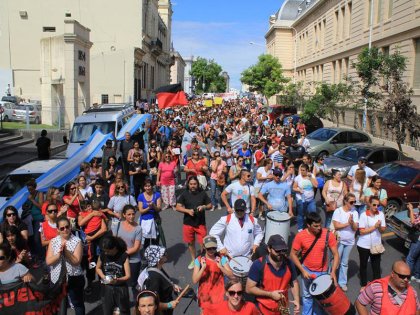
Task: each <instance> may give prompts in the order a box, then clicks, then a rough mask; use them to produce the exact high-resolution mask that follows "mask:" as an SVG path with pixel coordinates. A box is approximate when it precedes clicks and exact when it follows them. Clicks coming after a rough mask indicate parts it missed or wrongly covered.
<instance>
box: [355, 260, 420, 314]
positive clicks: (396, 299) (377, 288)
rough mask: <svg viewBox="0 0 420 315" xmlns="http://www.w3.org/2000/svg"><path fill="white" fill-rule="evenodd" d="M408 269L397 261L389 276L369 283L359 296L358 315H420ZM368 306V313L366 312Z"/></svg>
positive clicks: (401, 262) (419, 305) (357, 303)
mask: <svg viewBox="0 0 420 315" xmlns="http://www.w3.org/2000/svg"><path fill="white" fill-rule="evenodd" d="M410 276H411V273H410V267H409V266H408V265H407V264H406V263H405V262H403V261H401V260H398V261H396V262H394V264H393V265H392V272H391V274H390V275H389V276H387V277H385V278H381V279H378V280H374V281H372V282H370V283H369V284H368V285H367V286H366V287H365V288H364V290H362V291H361V292H360V294H359V297H358V298H357V300H356V303H355V306H356V309H357V313H358V314H360V315H368V314H372V315H376V314H384V315H386V314H389V315H400V314H401V315H403V314H404V315H409V314H412V315H414V314H417V315H418V314H420V303H419V299H418V296H417V293H416V290H415V289H414V288H413V287H412V286H411V285H410V284H409V281H410ZM368 306H370V312H369V311H368Z"/></svg>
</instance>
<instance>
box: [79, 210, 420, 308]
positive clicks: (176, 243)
mask: <svg viewBox="0 0 420 315" xmlns="http://www.w3.org/2000/svg"><path fill="white" fill-rule="evenodd" d="M224 213H225V211H224V210H223V211H217V210H216V211H214V212H208V213H207V217H206V218H207V228H208V229H210V227H211V226H212V225H213V224H214V223H215V222H216V221H217V220H218V219H219V218H220V217H221V216H222V215H224ZM322 213H323V212H321V214H322ZM182 217H183V215H182V214H180V213H177V212H175V211H172V210H166V211H164V212H163V213H162V221H163V226H164V230H165V236H166V241H167V245H168V253H169V262H168V263H167V264H166V265H165V267H164V268H165V270H166V271H167V272H168V274H169V275H170V276H171V277H172V278H173V279H174V282H176V283H178V284H179V285H180V286H182V287H184V286H185V285H186V284H188V283H190V284H191V283H192V282H191V274H192V272H191V271H190V270H188V269H187V266H188V264H189V262H190V256H189V253H188V251H187V246H186V245H185V244H184V243H183V241H182ZM260 223H261V221H260ZM264 223H265V222H263V224H262V225H264ZM296 232H297V228H296V224H295V221H292V227H291V234H292V235H291V237H290V238H289V242H291V241H292V240H293V236H294V235H295V234H296ZM385 235H386V234H385ZM384 245H385V248H386V252H385V254H384V255H383V256H382V262H381V266H382V276H385V275H386V274H388V273H389V272H390V270H391V267H392V263H393V262H394V261H395V260H397V259H400V258H401V257H403V256H405V255H406V249H405V248H404V243H403V242H402V241H401V240H400V239H398V238H397V237H395V236H393V235H391V236H387V237H385V243H384ZM358 269H359V256H358V253H357V249H356V248H355V247H354V248H353V250H352V252H351V258H350V261H349V283H348V292H347V295H348V296H349V298H350V299H351V300H352V301H354V300H355V299H356V297H357V294H358V292H359V289H360V286H359V276H358ZM370 276H371V270H370V268H368V277H370ZM416 288H417V292H420V288H419V285H416ZM96 294H99V290H95V292H94V294H93V295H92V297H91V298H90V299H87V300H88V301H93V300H95V299H94V297H95V296H96ZM98 298H99V295H98ZM189 301H190V300H189V299H182V301H181V303H180V304H179V305H178V307H177V308H176V310H175V314H184V310H185V308H186V306H187V304H188V303H189ZM101 313H102V312H101V308H100V302H99V301H98V300H97V301H95V302H92V303H88V305H87V314H91V315H92V314H95V315H96V314H98V315H99V314H101ZM185 314H199V313H198V305H197V303H196V302H193V303H192V305H191V306H190V307H189V309H188V311H187V312H186V313H185Z"/></svg>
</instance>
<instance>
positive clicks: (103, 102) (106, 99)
mask: <svg viewBox="0 0 420 315" xmlns="http://www.w3.org/2000/svg"><path fill="white" fill-rule="evenodd" d="M101 101H102V102H101V103H102V104H108V94H102V95H101Z"/></svg>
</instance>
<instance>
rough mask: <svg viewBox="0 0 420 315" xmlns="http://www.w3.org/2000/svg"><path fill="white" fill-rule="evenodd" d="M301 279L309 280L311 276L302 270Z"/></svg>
mask: <svg viewBox="0 0 420 315" xmlns="http://www.w3.org/2000/svg"><path fill="white" fill-rule="evenodd" d="M302 277H303V278H305V279H311V275H310V274H309V272H307V271H306V270H303V272H302Z"/></svg>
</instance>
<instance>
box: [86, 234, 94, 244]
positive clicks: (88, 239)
mask: <svg viewBox="0 0 420 315" xmlns="http://www.w3.org/2000/svg"><path fill="white" fill-rule="evenodd" d="M92 239H93V236H89V235H86V242H88V243H90V242H92Z"/></svg>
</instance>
